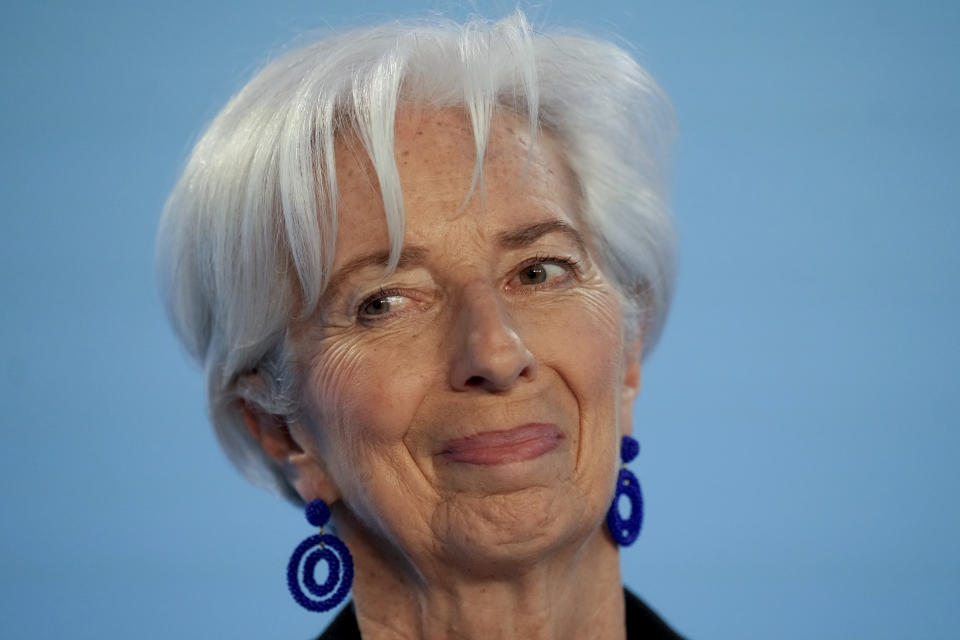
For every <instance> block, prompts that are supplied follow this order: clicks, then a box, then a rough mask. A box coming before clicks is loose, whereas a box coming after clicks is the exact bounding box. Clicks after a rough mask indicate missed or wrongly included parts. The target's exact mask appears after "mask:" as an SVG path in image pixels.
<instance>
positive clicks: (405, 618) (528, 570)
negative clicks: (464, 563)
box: [348, 530, 625, 640]
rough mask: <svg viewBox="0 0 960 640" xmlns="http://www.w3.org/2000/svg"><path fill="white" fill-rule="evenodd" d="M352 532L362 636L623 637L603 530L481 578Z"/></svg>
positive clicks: (615, 564)
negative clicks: (413, 562) (412, 560)
mask: <svg viewBox="0 0 960 640" xmlns="http://www.w3.org/2000/svg"><path fill="white" fill-rule="evenodd" d="M349 537H350V540H349V541H348V542H349V544H350V546H351V549H355V552H354V555H355V557H356V560H357V562H356V573H355V577H354V583H353V593H354V603H355V607H356V612H357V621H358V623H359V625H360V630H361V634H362V636H363V638H364V640H381V639H389V640H399V639H401V638H402V639H405V640H407V639H410V640H412V639H414V638H422V639H426V640H433V639H446V638H463V639H465V640H466V639H473V638H483V639H484V640H490V639H497V638H525V639H531V640H566V639H574V638H596V639H597V640H623V639H624V637H625V628H624V600H623V587H622V586H621V580H620V564H619V556H618V553H617V548H616V547H615V546H614V545H613V544H612V543H611V542H610V541H609V540H607V538H606V536H604V535H603V533H602V531H600V530H598V531H597V532H596V533H595V534H594V535H592V536H591V537H590V538H589V539H588V540H586V541H585V542H583V544H581V545H580V546H578V547H577V548H575V549H570V550H566V551H561V552H557V553H554V554H552V555H551V556H550V557H549V558H546V559H544V560H543V561H541V562H537V563H532V564H530V565H529V566H526V567H524V568H522V569H518V570H516V571H512V572H503V574H502V575H484V576H483V577H481V578H478V577H477V576H476V572H474V571H469V570H468V571H460V570H458V569H457V568H456V567H455V566H453V565H451V564H450V563H438V565H437V566H435V567H429V566H428V567H422V566H417V567H416V568H413V567H410V568H409V569H404V568H403V567H404V562H403V561H398V560H399V559H398V558H396V557H386V556H384V555H383V554H382V553H380V552H378V551H377V547H378V546H379V545H375V544H370V542H371V541H370V540H364V537H363V536H354V535H350V536H349ZM381 548H382V547H381Z"/></svg>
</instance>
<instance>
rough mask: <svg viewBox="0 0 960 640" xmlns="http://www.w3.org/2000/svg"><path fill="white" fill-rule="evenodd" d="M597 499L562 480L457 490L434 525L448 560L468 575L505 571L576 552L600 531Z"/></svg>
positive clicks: (600, 521) (601, 509)
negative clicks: (480, 491)
mask: <svg viewBox="0 0 960 640" xmlns="http://www.w3.org/2000/svg"><path fill="white" fill-rule="evenodd" d="M599 502H600V501H599V500H587V499H586V498H585V496H583V495H582V492H581V491H578V490H577V489H576V488H571V486H570V485H569V484H566V483H564V484H560V485H554V486H551V487H531V488H528V489H524V490H520V491H514V492H511V493H508V494H494V495H487V496H462V495H461V496H457V497H454V498H451V499H449V500H447V501H445V502H444V503H443V504H442V505H441V506H440V507H439V508H438V509H437V511H436V515H435V516H434V522H433V523H432V528H433V530H434V534H435V536H436V539H437V540H440V541H442V543H441V547H442V549H443V555H444V556H445V560H446V561H447V562H449V563H452V564H455V565H457V566H460V567H463V568H464V569H467V570H468V571H470V572H471V574H472V575H477V576H479V575H494V574H500V575H503V574H504V573H511V572H516V571H518V570H523V569H525V568H527V567H531V566H535V565H536V564H539V563H541V562H542V561H543V560H544V559H545V558H546V557H548V556H550V555H554V554H561V553H575V552H576V550H577V549H578V548H580V547H582V546H583V545H584V544H586V543H587V541H588V540H590V539H591V537H592V536H594V535H596V534H597V533H598V532H600V531H601V525H602V523H603V518H604V515H605V513H606V511H605V509H604V508H603V507H602V506H598V503H599Z"/></svg>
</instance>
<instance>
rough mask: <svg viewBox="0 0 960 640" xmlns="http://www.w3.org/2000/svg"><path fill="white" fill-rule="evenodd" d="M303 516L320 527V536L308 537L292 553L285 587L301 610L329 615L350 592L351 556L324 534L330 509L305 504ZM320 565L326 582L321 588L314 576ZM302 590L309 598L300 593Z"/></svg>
mask: <svg viewBox="0 0 960 640" xmlns="http://www.w3.org/2000/svg"><path fill="white" fill-rule="evenodd" d="M306 515H307V522H309V523H310V524H312V525H313V526H315V527H319V528H320V533H318V534H316V535H312V536H310V537H309V538H307V539H306V540H304V541H303V542H301V543H300V545H299V546H298V547H297V548H296V549H294V551H293V555H292V556H290V562H289V563H288V564H287V586H288V587H290V594H291V595H292V596H293V599H294V600H296V601H297V604H299V605H300V606H301V607H303V608H304V609H308V610H310V611H318V612H319V611H329V610H330V609H333V608H334V607H335V606H337V605H338V604H340V603H341V602H343V600H344V599H345V598H346V597H347V593H348V592H349V591H350V585H351V584H353V556H351V555H350V550H349V549H347V545H345V544H343V541H342V540H340V538H338V537H336V536H334V535H330V534H329V533H324V532H323V525H325V524H326V523H327V521H328V520H330V507H328V506H327V503H326V502H324V501H323V500H312V501H310V502H308V503H307V506H306ZM311 549H312V551H311ZM308 551H309V552H310V553H309V554H307V552H308ZM304 555H306V556H307V558H306V560H303V557H304ZM301 561H303V563H302V565H301ZM321 561H323V562H326V564H327V579H326V580H324V582H323V584H320V583H318V582H317V579H316V576H315V572H316V569H317V565H318V564H319V563H320V562H321ZM301 575H302V583H303V585H302V587H301ZM304 588H306V590H307V591H308V592H309V593H310V595H307V594H306V593H304V592H303V589H304ZM310 596H313V597H312V598H311V597H310Z"/></svg>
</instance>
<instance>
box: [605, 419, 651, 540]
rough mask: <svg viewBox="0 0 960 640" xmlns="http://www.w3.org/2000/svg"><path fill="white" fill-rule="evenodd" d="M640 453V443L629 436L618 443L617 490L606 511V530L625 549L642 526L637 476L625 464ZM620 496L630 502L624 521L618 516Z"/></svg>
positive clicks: (641, 497)
mask: <svg viewBox="0 0 960 640" xmlns="http://www.w3.org/2000/svg"><path fill="white" fill-rule="evenodd" d="M638 453H640V443H639V442H637V441H636V440H634V439H633V438H631V437H630V436H623V440H622V441H621V443H620V459H621V460H622V461H623V464H621V465H620V473H618V474H617V490H616V493H614V494H613V503H612V504H611V505H610V509H609V510H608V511H607V529H609V530H610V535H611V536H612V537H613V540H614V541H615V542H616V543H617V544H618V545H620V546H621V547H625V546H628V545H631V544H633V543H634V542H635V541H636V539H637V536H639V535H640V527H641V526H643V494H642V493H641V492H640V482H639V481H638V480H637V476H635V475H633V472H632V471H630V469H627V463H628V462H630V461H631V460H633V459H634V458H636V457H637V454H638ZM621 496H626V497H627V499H628V500H629V501H630V515H629V516H627V518H626V519H624V518H623V517H622V516H621V515H620V509H619V506H618V505H619V502H620V498H621Z"/></svg>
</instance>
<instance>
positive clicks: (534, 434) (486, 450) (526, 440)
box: [441, 422, 564, 465]
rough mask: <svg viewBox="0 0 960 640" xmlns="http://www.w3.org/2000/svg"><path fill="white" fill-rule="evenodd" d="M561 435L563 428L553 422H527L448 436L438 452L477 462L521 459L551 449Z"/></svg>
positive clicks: (452, 458) (531, 457) (467, 461)
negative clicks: (505, 427)
mask: <svg viewBox="0 0 960 640" xmlns="http://www.w3.org/2000/svg"><path fill="white" fill-rule="evenodd" d="M563 438H564V435H563V432H562V431H560V428H559V427H557V425H555V424H552V423H547V422H530V423H527V424H523V425H520V426H519V427H515V428H513V429H506V430H503V431H485V432H483V433H478V434H476V435H472V436H468V437H466V438H457V439H455V440H448V441H447V442H445V443H444V445H443V450H442V451H441V455H442V456H443V457H445V458H447V459H448V460H451V461H453V462H460V463H466V464H476V465H497V464H507V463H510V462H522V461H524V460H533V459H534V458H539V457H540V456H542V455H545V454H547V453H550V452H551V451H553V450H554V449H556V448H557V447H558V446H560V443H561V442H562V441H563Z"/></svg>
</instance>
